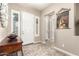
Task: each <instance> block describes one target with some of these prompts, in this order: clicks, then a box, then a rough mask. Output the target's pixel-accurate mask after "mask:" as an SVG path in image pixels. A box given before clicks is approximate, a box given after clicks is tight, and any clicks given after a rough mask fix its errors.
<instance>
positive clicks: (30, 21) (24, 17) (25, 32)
mask: <svg viewBox="0 0 79 59" xmlns="http://www.w3.org/2000/svg"><path fill="white" fill-rule="evenodd" d="M21 22H22V24H21V37H22V40H23V45H24V44H29V43H32V42H33V41H34V15H32V14H30V13H27V12H22V13H21Z"/></svg>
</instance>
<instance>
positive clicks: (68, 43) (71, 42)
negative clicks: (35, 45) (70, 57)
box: [41, 3, 79, 55]
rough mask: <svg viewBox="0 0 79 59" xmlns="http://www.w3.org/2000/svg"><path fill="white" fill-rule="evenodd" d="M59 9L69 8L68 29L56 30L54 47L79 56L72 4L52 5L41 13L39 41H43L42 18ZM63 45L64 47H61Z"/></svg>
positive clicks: (78, 40) (78, 43)
mask: <svg viewBox="0 0 79 59" xmlns="http://www.w3.org/2000/svg"><path fill="white" fill-rule="evenodd" d="M61 8H70V9H71V10H70V13H69V29H56V37H55V41H56V43H55V44H56V46H57V47H59V48H61V49H64V50H66V51H69V52H71V53H74V54H77V55H79V46H78V45H79V36H75V33H74V10H75V9H74V8H75V7H74V4H73V3H54V4H53V5H51V6H49V7H48V8H46V9H45V10H43V11H42V12H41V13H42V14H41V39H42V40H43V41H44V39H43V38H44V36H43V35H44V27H45V26H43V24H44V22H43V16H44V15H45V14H47V13H50V12H52V11H55V14H56V13H57V12H58V11H59V10H60V9H61ZM63 44H64V47H63Z"/></svg>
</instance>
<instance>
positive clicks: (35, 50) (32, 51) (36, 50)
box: [23, 44, 65, 56]
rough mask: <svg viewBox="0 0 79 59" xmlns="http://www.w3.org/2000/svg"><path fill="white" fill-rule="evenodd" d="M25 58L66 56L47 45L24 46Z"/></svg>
mask: <svg viewBox="0 0 79 59" xmlns="http://www.w3.org/2000/svg"><path fill="white" fill-rule="evenodd" d="M23 52H24V56H65V54H63V53H60V52H58V51H56V50H54V48H51V47H50V46H48V45H46V44H30V45H26V46H23Z"/></svg>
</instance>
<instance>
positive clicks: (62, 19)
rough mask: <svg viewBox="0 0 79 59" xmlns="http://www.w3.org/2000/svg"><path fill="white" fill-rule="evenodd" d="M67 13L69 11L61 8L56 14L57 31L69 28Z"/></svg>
mask: <svg viewBox="0 0 79 59" xmlns="http://www.w3.org/2000/svg"><path fill="white" fill-rule="evenodd" d="M69 11H70V9H67V8H62V9H61V10H60V11H58V13H57V29H68V28H69Z"/></svg>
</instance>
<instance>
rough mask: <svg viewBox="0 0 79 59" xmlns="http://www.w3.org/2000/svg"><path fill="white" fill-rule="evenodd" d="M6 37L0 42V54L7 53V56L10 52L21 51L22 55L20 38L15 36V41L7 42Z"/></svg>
mask: <svg viewBox="0 0 79 59" xmlns="http://www.w3.org/2000/svg"><path fill="white" fill-rule="evenodd" d="M7 40H8V38H5V39H4V40H3V41H2V42H1V43H0V55H7V56H9V55H10V54H12V53H17V52H18V51H21V53H22V56H23V50H22V43H23V42H22V40H21V39H20V38H18V37H17V41H16V42H10V43H8V42H7Z"/></svg>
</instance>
